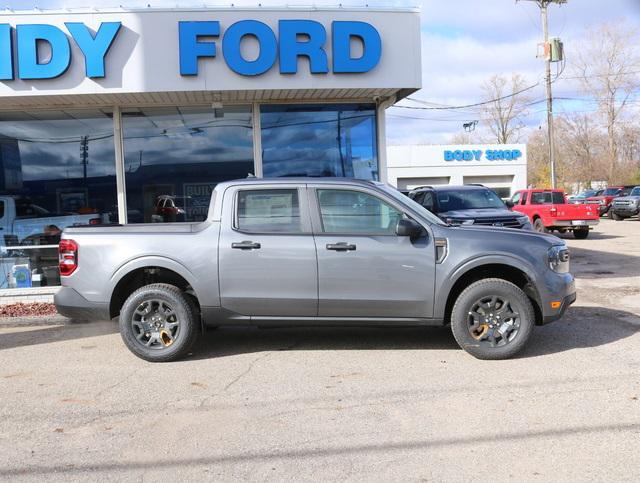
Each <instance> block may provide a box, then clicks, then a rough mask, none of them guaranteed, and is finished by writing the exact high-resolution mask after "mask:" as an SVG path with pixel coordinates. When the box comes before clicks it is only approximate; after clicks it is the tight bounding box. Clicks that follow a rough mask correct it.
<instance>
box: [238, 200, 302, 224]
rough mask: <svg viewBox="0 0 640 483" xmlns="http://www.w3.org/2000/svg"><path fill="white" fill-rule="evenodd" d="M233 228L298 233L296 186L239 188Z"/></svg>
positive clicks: (298, 205)
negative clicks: (262, 188) (258, 188)
mask: <svg viewBox="0 0 640 483" xmlns="http://www.w3.org/2000/svg"><path fill="white" fill-rule="evenodd" d="M236 228H237V229H238V230H240V231H245V232H250V233H302V232H303V229H302V223H301V218H300V204H299V199H298V190H296V189H265V190H241V191H239V192H238V197H237V206H236Z"/></svg>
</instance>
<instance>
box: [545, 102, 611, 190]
mask: <svg viewBox="0 0 640 483" xmlns="http://www.w3.org/2000/svg"><path fill="white" fill-rule="evenodd" d="M556 141H557V143H556V151H557V152H556V159H557V160H558V167H559V170H560V171H561V172H562V173H563V181H564V182H572V183H579V184H585V185H587V186H588V185H590V184H591V182H592V181H602V180H604V179H606V176H605V175H606V169H605V168H606V166H605V165H603V163H602V159H603V157H604V156H603V155H604V154H605V152H606V148H605V146H606V137H605V136H604V135H603V134H602V131H601V130H600V129H599V128H598V125H597V122H595V120H594V119H592V117H591V116H589V115H587V114H581V113H574V114H566V115H563V116H559V117H558V118H557V119H556Z"/></svg>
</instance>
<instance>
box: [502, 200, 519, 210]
mask: <svg viewBox="0 0 640 483" xmlns="http://www.w3.org/2000/svg"><path fill="white" fill-rule="evenodd" d="M504 204H505V205H507V208H509V209H511V208H513V207H514V206H516V205H515V203H514V202H513V201H511V200H507V201H505V202H504Z"/></svg>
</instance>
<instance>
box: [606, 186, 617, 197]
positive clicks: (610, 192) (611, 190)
mask: <svg viewBox="0 0 640 483" xmlns="http://www.w3.org/2000/svg"><path fill="white" fill-rule="evenodd" d="M618 193H620V188H607V189H606V190H604V195H605V196H615V195H617V194H618Z"/></svg>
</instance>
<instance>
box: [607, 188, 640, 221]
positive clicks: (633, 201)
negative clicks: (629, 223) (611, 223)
mask: <svg viewBox="0 0 640 483" xmlns="http://www.w3.org/2000/svg"><path fill="white" fill-rule="evenodd" d="M638 214H640V186H636V187H635V188H633V189H632V190H631V192H630V193H629V196H622V197H618V198H616V199H615V200H613V203H612V204H611V218H612V219H613V220H616V221H621V220H624V219H625V218H630V217H632V216H638Z"/></svg>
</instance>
